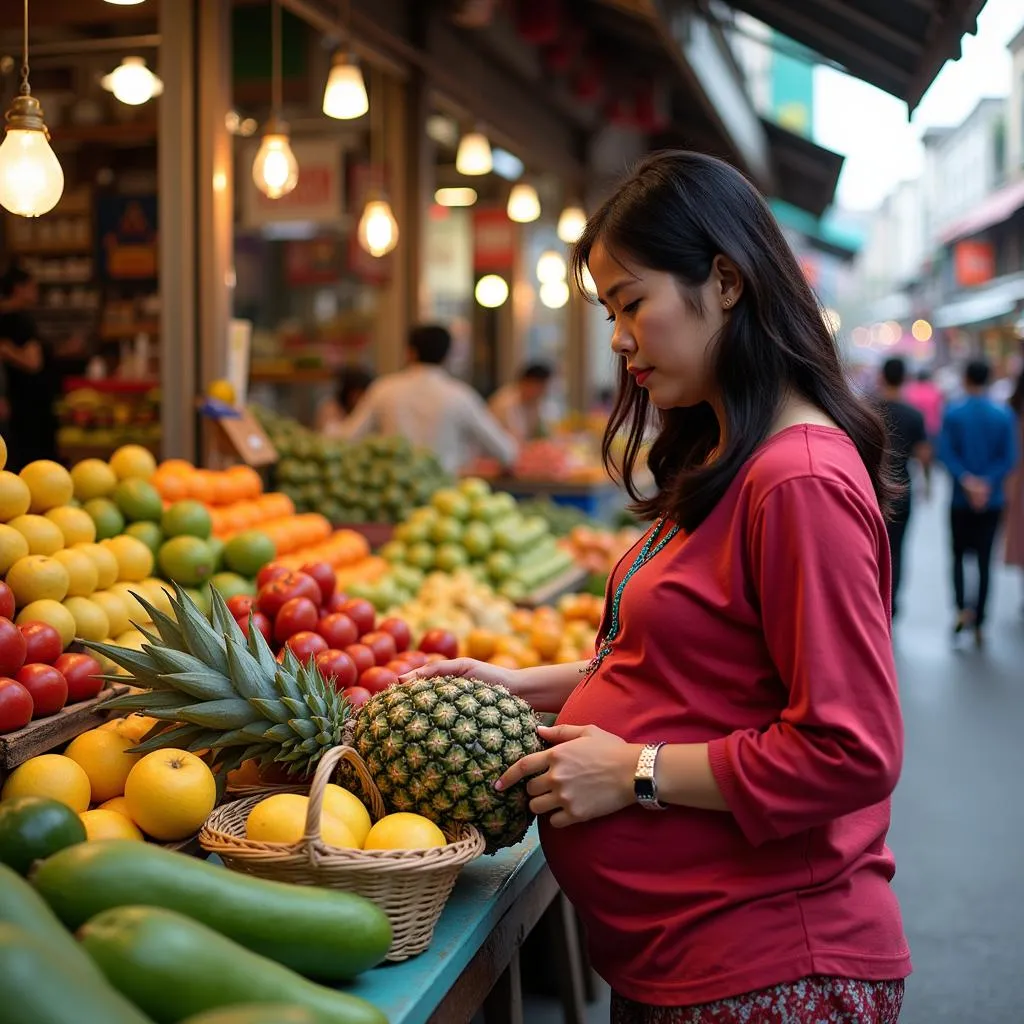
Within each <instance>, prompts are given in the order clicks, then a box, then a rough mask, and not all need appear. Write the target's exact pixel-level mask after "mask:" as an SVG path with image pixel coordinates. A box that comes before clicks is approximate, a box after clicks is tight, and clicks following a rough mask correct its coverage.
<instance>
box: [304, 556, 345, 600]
mask: <svg viewBox="0 0 1024 1024" xmlns="http://www.w3.org/2000/svg"><path fill="white" fill-rule="evenodd" d="M299 572H304V573H305V574H306V575H307V576H312V577H313V579H315V580H316V581H317V583H318V584H319V586H320V594H321V600H320V602H319V603H320V604H326V603H327V601H329V600H330V597H331V595H332V594H333V593H334V590H335V588H336V587H337V586H338V577H337V576H335V575H334V569H333V568H331V566H329V565H328V564H327V563H326V562H307V563H306V564H305V565H304V566H302V567H301V568H300V569H299Z"/></svg>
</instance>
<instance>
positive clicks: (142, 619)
mask: <svg viewBox="0 0 1024 1024" xmlns="http://www.w3.org/2000/svg"><path fill="white" fill-rule="evenodd" d="M110 590H111V593H114V594H119V595H120V597H121V599H122V600H123V601H124V603H125V605H126V606H127V607H128V618H129V619H130V620H131V621H132V622H134V623H135V625H137V626H145V625H146V623H147V622H152V621H153V620H152V619H151V618H150V615H149V612H148V611H146V609H145V608H144V607H143V606H142V605H141V604H139V602H138V599H137V598H136V596H135V595H136V593H139V594H142V596H143V597H145V596H146V595H145V593H144V592H143V589H142V587H141V586H140V585H139V584H138V583H115V584H114V585H113V586H112V587H111V588H110Z"/></svg>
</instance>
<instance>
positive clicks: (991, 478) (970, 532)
mask: <svg viewBox="0 0 1024 1024" xmlns="http://www.w3.org/2000/svg"><path fill="white" fill-rule="evenodd" d="M990 376H991V368H990V367H989V364H988V363H987V362H985V361H984V360H982V359H976V360H972V361H971V362H969V363H968V364H967V367H966V370H965V373H964V396H965V397H964V398H963V399H962V400H961V401H959V402H957V403H956V404H954V405H952V406H951V407H950V408H949V410H948V411H947V413H946V415H945V418H944V419H943V423H942V434H941V436H940V438H939V459H940V460H941V461H942V463H943V464H944V465H945V467H946V469H947V470H949V474H950V476H951V477H952V478H953V503H952V508H951V510H950V523H951V526H952V535H953V590H954V594H955V597H956V607H957V620H956V624H955V626H954V633H955V634H959V633H961V632H963V630H964V629H966V628H967V627H969V626H973V627H974V638H975V642H976V643H977V644H978V646H979V647H980V646H981V644H982V641H983V633H982V627H983V626H984V624H985V605H986V602H987V600H988V589H989V575H990V569H991V563H992V547H993V545H994V543H995V538H996V532H997V531H998V529H999V522H1000V520H1001V518H1002V515H1003V506H1004V503H1005V500H1006V495H1005V487H1004V484H1005V481H1006V477H1007V476H1008V475H1009V473H1010V471H1011V470H1012V469H1013V467H1014V466H1015V465H1016V462H1017V433H1016V425H1015V423H1014V420H1013V416H1012V414H1011V413H1010V410H1009V409H1008V408H1006V407H1005V406H1001V405H998V404H997V403H996V402H993V401H992V400H991V399H990V398H989V397H988V394H987V391H988V384H989V378H990ZM968 552H974V554H975V556H976V557H977V559H978V597H977V601H976V602H975V603H974V605H973V607H972V606H970V605H969V604H967V602H966V600H965V596H964V556H965V555H966V554H967V553H968Z"/></svg>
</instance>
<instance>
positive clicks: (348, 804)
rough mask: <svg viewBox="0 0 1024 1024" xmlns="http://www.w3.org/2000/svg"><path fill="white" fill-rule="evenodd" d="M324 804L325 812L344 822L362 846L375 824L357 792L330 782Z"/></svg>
mask: <svg viewBox="0 0 1024 1024" xmlns="http://www.w3.org/2000/svg"><path fill="white" fill-rule="evenodd" d="M323 806H324V812H325V813H327V814H330V815H331V816H332V817H334V818H337V819H338V820H339V821H340V822H342V824H344V825H345V826H346V827H347V828H348V830H349V831H350V832H351V833H352V835H353V836H355V838H356V841H357V842H358V843H359V846H360V847H362V845H363V843H365V842H366V836H367V835H368V834H369V831H370V828H371V827H372V825H373V822H372V821H371V820H370V812H369V811H368V810H367V809H366V807H365V806H364V805H363V802H362V800H360V799H359V797H357V796H356V795H355V793H352V792H350V791H349V790H347V789H344V788H342V787H341V786H336V785H335V784H334V783H333V782H329V783H328V784H327V787H326V789H325V790H324V805H323Z"/></svg>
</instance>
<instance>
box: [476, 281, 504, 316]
mask: <svg viewBox="0 0 1024 1024" xmlns="http://www.w3.org/2000/svg"><path fill="white" fill-rule="evenodd" d="M473 294H474V295H475V296H476V301H477V302H479V303H480V305H481V306H483V307H484V308H485V309H497V308H498V307H499V306H504V305H505V303H506V301H507V300H508V281H506V280H505V278H503V277H499V276H498V275H497V274H485V275H484V276H483V277H481V278H480V280H479V281H477V283H476V288H475V289H474V290H473Z"/></svg>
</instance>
